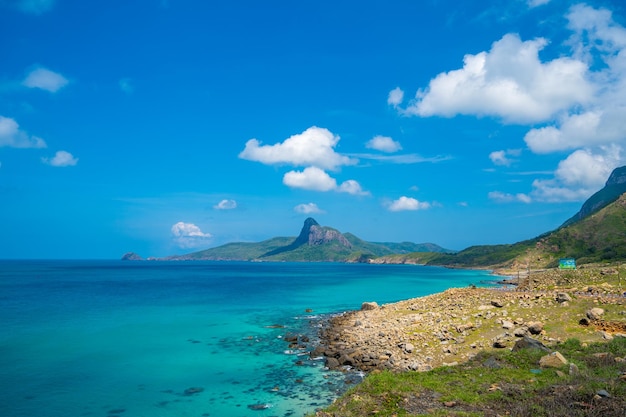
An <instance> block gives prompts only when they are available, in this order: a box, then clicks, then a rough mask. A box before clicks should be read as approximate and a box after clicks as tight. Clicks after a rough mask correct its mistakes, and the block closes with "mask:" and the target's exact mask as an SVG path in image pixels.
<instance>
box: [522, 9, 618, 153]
mask: <svg viewBox="0 0 626 417" xmlns="http://www.w3.org/2000/svg"><path fill="white" fill-rule="evenodd" d="M567 19H568V21H569V24H568V27H569V28H570V29H571V30H573V31H574V35H573V36H572V38H571V39H570V41H569V42H570V44H571V45H572V49H573V54H574V55H575V56H577V57H578V59H580V60H585V61H587V62H589V63H590V64H593V63H594V62H596V63H598V62H601V63H602V64H601V65H599V66H597V68H598V69H597V70H596V71H595V72H590V73H589V75H588V78H589V79H591V80H592V81H593V83H594V84H595V91H596V94H595V95H594V96H593V99H592V100H591V102H590V103H588V104H587V105H586V106H584V107H583V108H581V109H579V110H578V111H576V112H572V113H571V114H565V115H563V116H562V117H560V118H559V119H557V120H556V122H555V123H554V124H551V125H548V126H544V127H539V128H534V129H532V130H530V131H529V132H528V133H527V134H526V136H525V138H524V140H525V141H526V144H527V145H528V147H529V148H530V149H531V150H532V151H533V152H535V153H549V152H557V151H562V150H569V149H577V148H583V147H590V146H602V145H608V144H611V143H621V144H625V143H626V28H624V27H623V26H621V25H619V24H617V23H615V22H614V21H613V18H612V16H611V12H610V11H608V10H606V9H594V8H592V7H589V6H586V5H583V4H579V5H576V6H573V7H572V8H571V9H570V12H569V14H568V15H567Z"/></svg>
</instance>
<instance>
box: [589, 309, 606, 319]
mask: <svg viewBox="0 0 626 417" xmlns="http://www.w3.org/2000/svg"><path fill="white" fill-rule="evenodd" d="M603 314H604V310H603V309H601V308H599V307H594V308H592V309H591V310H588V311H587V317H588V318H589V320H600V318H601V317H602V315H603Z"/></svg>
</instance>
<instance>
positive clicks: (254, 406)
mask: <svg viewBox="0 0 626 417" xmlns="http://www.w3.org/2000/svg"><path fill="white" fill-rule="evenodd" d="M248 408H249V409H250V410H256V411H259V410H266V409H268V408H272V405H271V404H266V403H262V404H250V405H248Z"/></svg>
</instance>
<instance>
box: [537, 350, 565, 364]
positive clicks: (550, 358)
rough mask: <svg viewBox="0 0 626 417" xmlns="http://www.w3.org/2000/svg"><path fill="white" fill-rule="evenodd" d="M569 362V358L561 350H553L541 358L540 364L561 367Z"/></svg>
mask: <svg viewBox="0 0 626 417" xmlns="http://www.w3.org/2000/svg"><path fill="white" fill-rule="evenodd" d="M567 363H568V362H567V359H565V358H564V357H563V355H561V354H560V353H559V352H552V353H550V354H549V355H546V356H543V357H542V358H541V359H539V366H541V367H542V368H560V367H561V366H563V365H567Z"/></svg>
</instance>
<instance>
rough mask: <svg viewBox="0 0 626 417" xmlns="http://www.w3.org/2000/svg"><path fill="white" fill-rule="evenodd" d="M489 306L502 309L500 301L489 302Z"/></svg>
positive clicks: (502, 304) (502, 305)
mask: <svg viewBox="0 0 626 417" xmlns="http://www.w3.org/2000/svg"><path fill="white" fill-rule="evenodd" d="M491 305H492V306H494V307H498V308H502V307H504V303H503V302H502V300H491Z"/></svg>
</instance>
